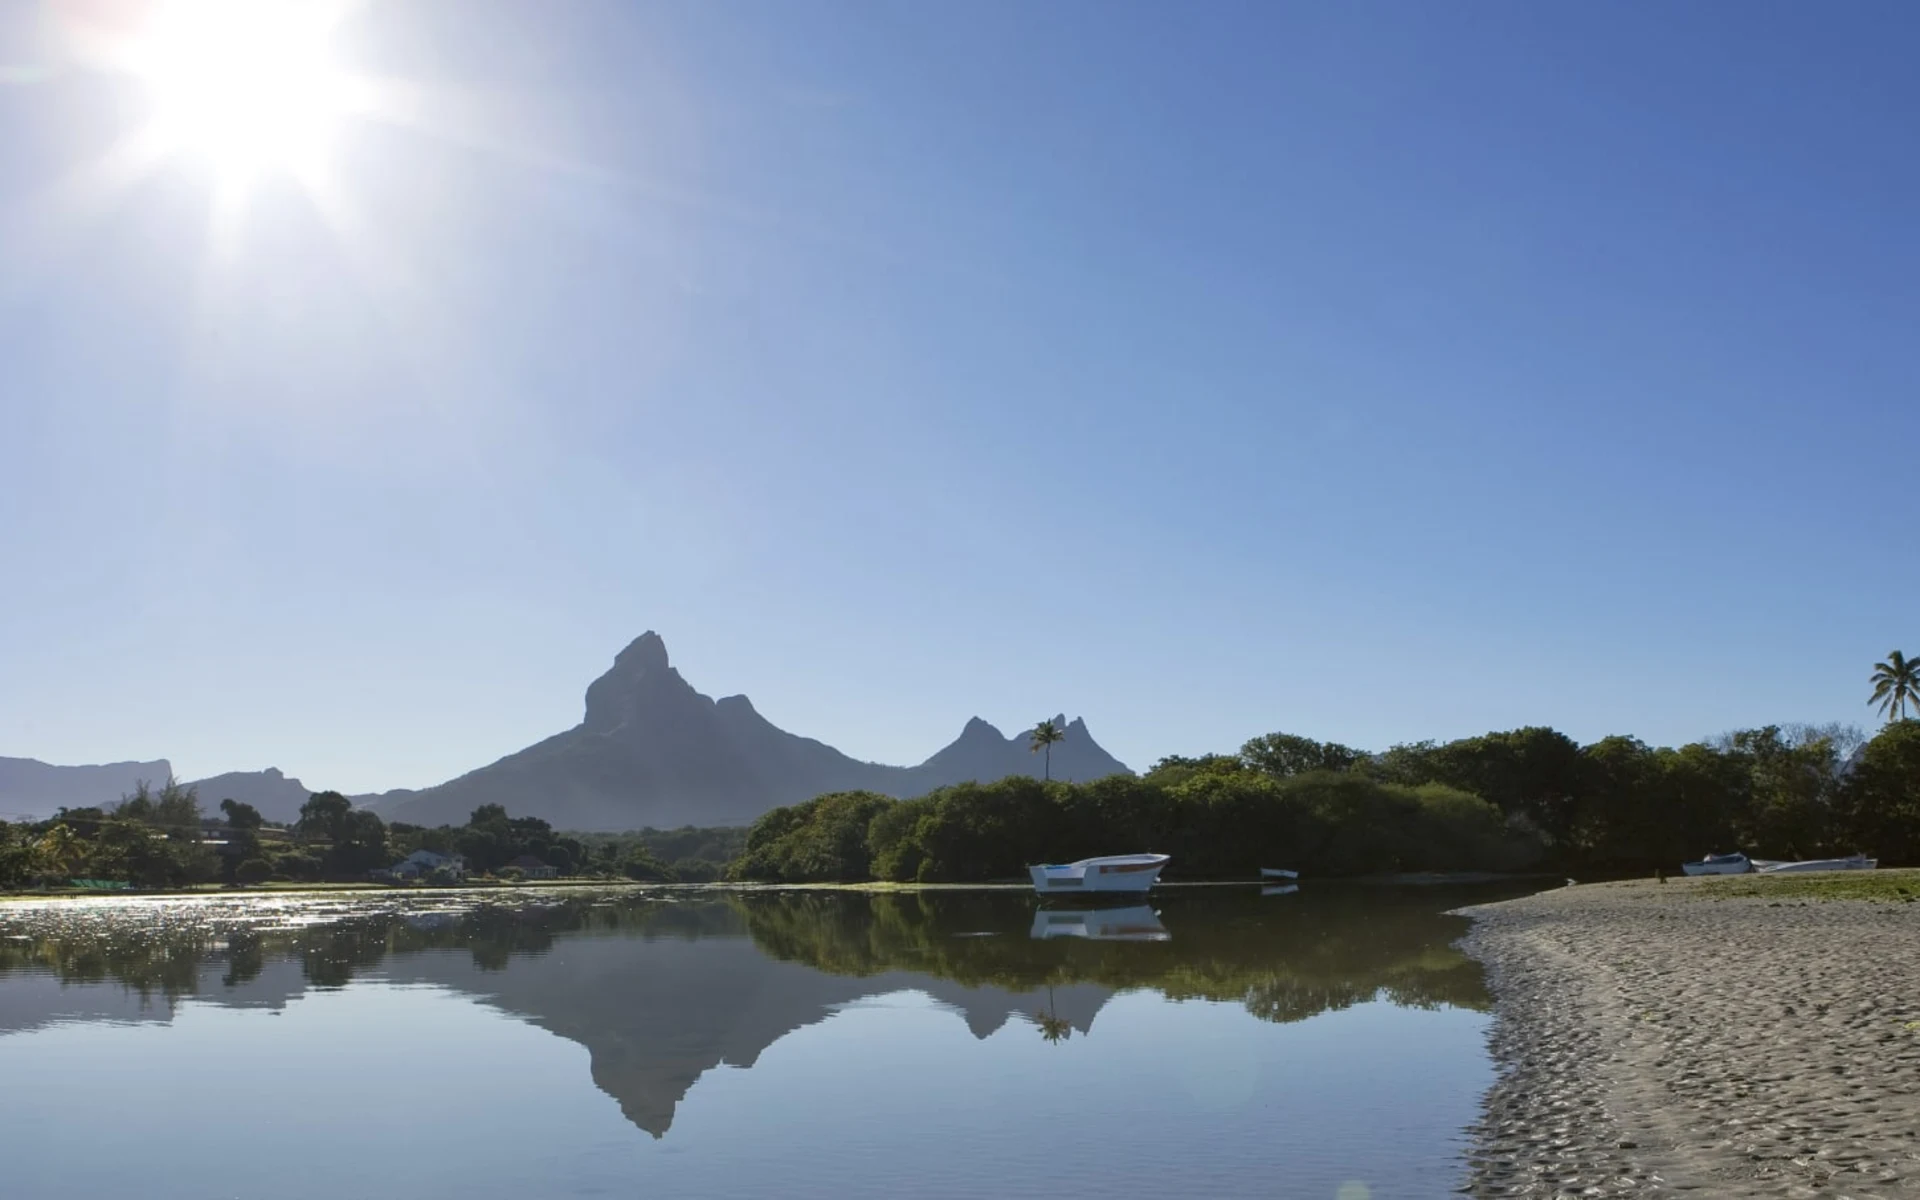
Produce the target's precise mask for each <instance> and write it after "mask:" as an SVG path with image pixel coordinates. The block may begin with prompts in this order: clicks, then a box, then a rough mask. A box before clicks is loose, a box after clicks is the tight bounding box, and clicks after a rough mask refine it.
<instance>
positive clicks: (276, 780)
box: [192, 767, 313, 825]
mask: <svg viewBox="0 0 1920 1200" xmlns="http://www.w3.org/2000/svg"><path fill="white" fill-rule="evenodd" d="M192 787H193V788H194V790H195V792H196V793H197V794H198V795H199V797H200V811H202V812H204V813H206V814H207V815H208V816H210V817H211V816H218V815H220V802H221V801H222V800H237V801H239V802H240V803H242V804H251V805H253V806H254V807H255V808H257V809H259V810H260V815H261V816H263V817H265V818H266V819H267V820H269V821H276V822H279V823H281V824H283V825H290V824H292V823H293V822H295V821H298V820H299V819H300V806H301V805H302V804H305V803H306V802H307V800H308V798H309V797H311V796H312V795H313V792H312V791H311V790H310V789H309V788H308V787H307V785H306V784H304V783H301V782H300V781H299V780H298V779H294V778H291V777H290V776H287V775H283V774H281V773H280V770H279V768H277V767H268V768H267V769H266V770H264V771H228V772H227V773H226V774H224V775H213V776H210V777H208V778H206V779H196V780H194V781H193V784H192Z"/></svg>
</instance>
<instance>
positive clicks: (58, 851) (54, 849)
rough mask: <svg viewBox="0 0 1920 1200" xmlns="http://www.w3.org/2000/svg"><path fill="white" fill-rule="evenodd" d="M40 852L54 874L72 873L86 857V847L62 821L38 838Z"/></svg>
mask: <svg viewBox="0 0 1920 1200" xmlns="http://www.w3.org/2000/svg"><path fill="white" fill-rule="evenodd" d="M40 854H41V857H42V858H44V859H45V860H46V862H47V864H48V865H49V866H51V867H52V868H53V869H54V872H55V873H56V874H59V875H72V874H73V873H74V872H75V871H77V870H79V869H80V864H81V862H82V861H83V860H84V859H85V858H86V856H87V847H86V843H84V842H82V841H81V840H80V839H79V838H78V837H76V836H75V835H74V832H73V830H72V829H71V828H69V827H68V826H67V823H66V822H64V821H62V822H61V823H60V824H58V825H55V826H54V827H53V828H52V829H49V830H47V832H46V833H45V834H44V835H43V836H42V837H41V838H40Z"/></svg>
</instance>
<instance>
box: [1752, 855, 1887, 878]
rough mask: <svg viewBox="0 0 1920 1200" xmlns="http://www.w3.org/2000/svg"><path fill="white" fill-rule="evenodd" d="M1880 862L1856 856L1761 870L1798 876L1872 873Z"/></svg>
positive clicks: (1778, 865)
mask: <svg viewBox="0 0 1920 1200" xmlns="http://www.w3.org/2000/svg"><path fill="white" fill-rule="evenodd" d="M1879 865H1880V860H1879V859H1877V858H1868V857H1867V856H1866V855H1864V854H1856V855H1854V856H1853V857H1851V858H1810V859H1808V860H1807V861H1805V862H1781V863H1768V864H1767V865H1766V866H1764V867H1761V868H1760V874H1762V875H1797V874H1799V873H1800V872H1802V871H1872V870H1874V869H1876V868H1877V867H1879Z"/></svg>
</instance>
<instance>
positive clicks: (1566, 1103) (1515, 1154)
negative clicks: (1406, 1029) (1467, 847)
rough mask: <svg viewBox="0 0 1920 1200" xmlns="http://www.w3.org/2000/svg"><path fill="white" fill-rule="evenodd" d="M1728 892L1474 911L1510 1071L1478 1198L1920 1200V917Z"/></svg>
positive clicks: (1486, 1146)
mask: <svg viewBox="0 0 1920 1200" xmlns="http://www.w3.org/2000/svg"><path fill="white" fill-rule="evenodd" d="M1800 878H1802V879H1807V878H1811V877H1807V876H1802V877H1800ZM1721 882H1722V881H1718V880H1684V881H1683V880H1671V881H1668V882H1667V883H1665V884H1661V883H1656V882H1654V881H1652V880H1647V881H1645V882H1633V883H1612V884H1592V885H1585V886H1580V887H1568V888H1559V889H1555V890H1553V891H1549V892H1544V893H1541V894H1539V895H1536V896H1530V897H1527V898H1525V899H1521V900H1512V901H1507V902H1504V903H1501V904H1492V905H1483V906H1479V907H1475V908H1471V909H1467V910H1465V911H1466V912H1467V913H1468V915H1471V916H1472V917H1474V918H1475V921H1474V927H1473V930H1472V932H1471V933H1470V934H1469V935H1468V936H1467V938H1466V939H1465V941H1464V942H1463V943H1462V944H1463V946H1464V947H1465V949H1466V950H1467V951H1468V952H1469V953H1471V954H1472V955H1474V956H1475V957H1476V958H1478V959H1480V960H1481V961H1482V962H1483V963H1484V964H1485V965H1486V967H1487V971H1488V978H1489V982H1490V983H1491V985H1492V987H1493V990H1494V994H1495V996H1496V998H1497V1001H1498V1006H1497V1010H1496V1020H1495V1023H1494V1030H1493V1033H1492V1036H1491V1041H1492V1049H1493V1053H1494V1057H1495V1059H1496V1062H1497V1063H1498V1065H1499V1068H1500V1078H1499V1081H1498V1082H1497V1083H1496V1085H1495V1086H1494V1088H1493V1089H1492V1091H1490V1092H1489V1093H1488V1096H1487V1100H1486V1106H1485V1112H1484V1114H1483V1119H1482V1122H1481V1124H1480V1125H1479V1126H1478V1127H1477V1128H1476V1129H1475V1130H1473V1135H1474V1143H1475V1149H1474V1152H1473V1158H1472V1177H1471V1181H1470V1183H1469V1186H1468V1187H1467V1188H1466V1189H1465V1191H1466V1193H1467V1194H1469V1195H1475V1196H1528V1197H1560V1196H1568V1197H1571V1196H1643V1195H1665V1194H1669V1193H1688V1194H1692V1195H1696V1196H1716V1197H1717V1196H1795V1197H1799V1196H1807V1197H1843V1196H1845V1197H1855V1198H1856V1200H1858V1198H1861V1197H1882V1196H1884V1197H1920V903H1902V902H1899V901H1898V900H1896V901H1895V902H1892V903H1887V902H1873V901H1864V900H1820V899H1803V898H1799V897H1797V896H1795V897H1789V896H1786V895H1780V896H1779V897H1778V898H1769V897H1768V895H1765V894H1763V895H1760V896H1757V897H1752V898H1731V899H1726V898H1715V895H1714V893H1713V891H1712V889H1713V888H1714V887H1715V886H1716V885H1718V884H1720V883H1721ZM1746 886H1747V888H1748V890H1751V889H1752V885H1751V884H1748V885H1746ZM1727 890H1732V889H1727ZM1720 895H1721V896H1725V895H1726V891H1722V892H1721V893H1720Z"/></svg>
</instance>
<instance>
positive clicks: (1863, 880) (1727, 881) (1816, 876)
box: [1687, 869, 1920, 904]
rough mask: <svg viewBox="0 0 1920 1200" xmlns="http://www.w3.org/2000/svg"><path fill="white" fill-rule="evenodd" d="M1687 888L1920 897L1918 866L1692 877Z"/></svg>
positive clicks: (1713, 893) (1728, 893)
mask: <svg viewBox="0 0 1920 1200" xmlns="http://www.w3.org/2000/svg"><path fill="white" fill-rule="evenodd" d="M1687 882H1688V884H1689V885H1690V886H1689V887H1688V889H1687V890H1688V892H1689V893H1691V894H1693V895H1696V896H1702V897H1706V898H1708V899H1714V900H1730V899H1734V898H1736V897H1739V898H1746V897H1760V898H1764V899H1769V900H1878V901H1881V902H1883V903H1891V904H1910V903H1912V902H1913V901H1915V900H1920V870H1911V869H1910V870H1900V871H1815V872H1812V873H1810V874H1806V875H1722V876H1719V877H1717V878H1705V879H1691V880H1688V881H1687Z"/></svg>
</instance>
